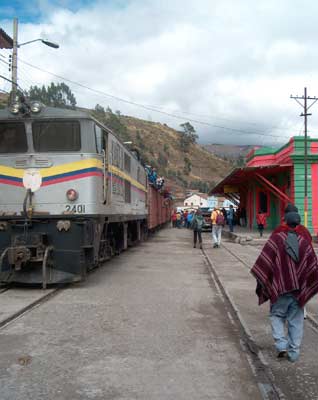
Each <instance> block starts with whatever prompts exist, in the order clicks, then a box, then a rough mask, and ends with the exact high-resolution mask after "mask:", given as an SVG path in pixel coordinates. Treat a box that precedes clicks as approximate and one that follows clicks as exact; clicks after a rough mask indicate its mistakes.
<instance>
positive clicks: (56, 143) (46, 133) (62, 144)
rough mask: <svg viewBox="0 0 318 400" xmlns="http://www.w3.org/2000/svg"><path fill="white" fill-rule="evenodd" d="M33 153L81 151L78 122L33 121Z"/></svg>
mask: <svg viewBox="0 0 318 400" xmlns="http://www.w3.org/2000/svg"><path fill="white" fill-rule="evenodd" d="M32 134H33V146H34V150H35V151H39V152H48V151H79V150H80V149H81V135H80V124H79V122H78V121H56V120H55V121H35V122H33V124H32Z"/></svg>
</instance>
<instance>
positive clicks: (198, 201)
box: [183, 193, 208, 208]
mask: <svg viewBox="0 0 318 400" xmlns="http://www.w3.org/2000/svg"><path fill="white" fill-rule="evenodd" d="M207 197H208V196H207V195H206V194H201V193H200V194H193V195H191V196H189V197H187V198H186V199H185V200H184V202H183V205H184V207H194V208H198V207H208V201H207Z"/></svg>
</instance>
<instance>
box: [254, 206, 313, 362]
mask: <svg viewBox="0 0 318 400" xmlns="http://www.w3.org/2000/svg"><path fill="white" fill-rule="evenodd" d="M299 225H300V215H299V214H298V213H297V212H295V211H292V212H288V213H287V214H286V215H285V225H284V228H283V230H281V231H280V232H278V233H275V232H273V233H272V235H271V236H270V238H269V239H268V241H267V242H266V244H265V246H264V248H263V250H262V252H261V254H260V255H259V257H258V259H257V260H256V262H255V264H254V266H253V268H252V269H251V273H252V274H253V275H254V277H255V278H256V280H257V287H256V294H257V295H258V298H259V305H261V304H263V303H265V302H266V301H267V300H269V301H270V321H271V326H272V334H273V338H274V341H275V347H276V350H277V357H279V358H282V357H285V356H287V358H288V359H289V361H291V362H295V361H297V359H298V358H299V353H300V346H301V342H302V338H303V330H304V306H305V304H306V303H307V302H308V301H309V300H310V299H311V298H312V297H313V296H314V295H315V294H317V293H318V261H317V257H316V254H315V252H314V249H313V247H312V245H311V243H309V242H308V240H306V239H305V238H304V236H301V235H299V234H298V233H297V227H298V226H299ZM286 324H287V331H288V334H287V336H286V335H285V325H286Z"/></svg>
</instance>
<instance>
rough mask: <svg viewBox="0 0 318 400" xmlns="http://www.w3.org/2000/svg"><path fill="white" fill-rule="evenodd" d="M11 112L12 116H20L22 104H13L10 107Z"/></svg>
mask: <svg viewBox="0 0 318 400" xmlns="http://www.w3.org/2000/svg"><path fill="white" fill-rule="evenodd" d="M10 111H11V113H12V114H19V111H20V103H13V104H12V105H11V107H10Z"/></svg>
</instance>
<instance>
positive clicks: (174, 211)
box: [171, 210, 177, 228]
mask: <svg viewBox="0 0 318 400" xmlns="http://www.w3.org/2000/svg"><path fill="white" fill-rule="evenodd" d="M171 221H172V228H176V227H177V211H176V210H173V213H172V215H171Z"/></svg>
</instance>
